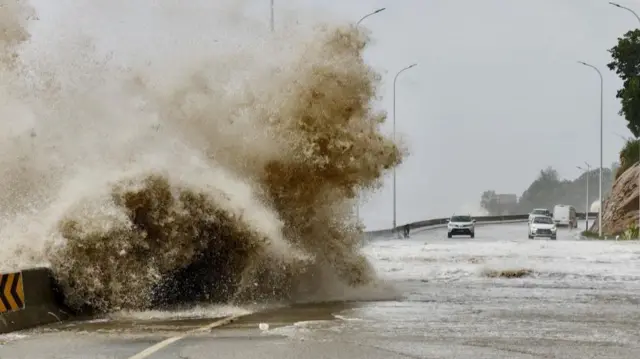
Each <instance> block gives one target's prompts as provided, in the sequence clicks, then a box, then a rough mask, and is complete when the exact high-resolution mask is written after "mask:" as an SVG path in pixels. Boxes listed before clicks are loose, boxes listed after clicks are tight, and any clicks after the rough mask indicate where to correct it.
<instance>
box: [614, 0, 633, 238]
mask: <svg viewBox="0 0 640 359" xmlns="http://www.w3.org/2000/svg"><path fill="white" fill-rule="evenodd" d="M609 4H611V5H613V6H615V7H617V8H620V9H623V10H627V11H628V12H630V13H632V14H633V16H635V17H636V19H638V22H640V16H638V14H637V13H636V12H635V11H633V10H631V9H630V8H628V7H626V6H622V5H620V4H617V3H614V2H609ZM636 140H637V141H638V146H639V147H640V138H636ZM638 150H639V152H638V153H640V148H639V149H638ZM638 163H640V158H638ZM639 171H640V169H639ZM638 228H640V173H639V174H638ZM638 235H639V236H640V233H639V234H638Z"/></svg>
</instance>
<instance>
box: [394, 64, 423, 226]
mask: <svg viewBox="0 0 640 359" xmlns="http://www.w3.org/2000/svg"><path fill="white" fill-rule="evenodd" d="M417 65H418V64H412V65H409V66H407V67H405V68H403V69H402V70H400V71H398V72H397V73H396V76H395V77H394V78H393V141H394V142H395V140H396V82H397V81H398V76H400V74H401V73H403V72H405V71H407V70H409V69H410V68H412V67H415V66H417ZM396 208H397V207H396V168H395V167H393V233H396V225H397V221H396Z"/></svg>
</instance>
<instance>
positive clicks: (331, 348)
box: [0, 224, 640, 359]
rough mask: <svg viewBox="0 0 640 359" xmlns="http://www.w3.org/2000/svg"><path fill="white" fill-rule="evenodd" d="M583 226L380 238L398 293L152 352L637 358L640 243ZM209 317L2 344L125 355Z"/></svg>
mask: <svg viewBox="0 0 640 359" xmlns="http://www.w3.org/2000/svg"><path fill="white" fill-rule="evenodd" d="M577 233H578V231H572V232H569V231H568V230H566V229H565V230H561V232H560V234H559V236H558V240H557V241H549V240H528V239H527V237H526V226H525V225H524V224H511V225H502V226H482V227H478V232H477V236H476V238H475V239H473V240H471V239H468V238H465V237H461V238H453V239H447V238H446V235H445V233H444V231H443V230H432V231H424V232H422V233H418V234H415V235H414V236H413V237H412V238H410V239H408V240H379V241H374V242H371V243H370V244H369V245H367V246H366V247H365V248H364V250H365V253H366V254H367V255H368V256H369V258H371V260H372V262H373V264H374V266H375V268H376V270H377V271H378V274H379V275H380V276H381V277H382V278H384V279H385V280H386V281H387V282H389V283H390V284H392V285H393V286H395V287H396V288H397V290H398V292H399V293H400V294H401V298H399V299H398V300H395V301H384V302H368V303H350V304H345V303H334V304H323V305H306V306H299V307H296V308H283V309H278V310H275V311H272V312H267V313H264V314H260V315H253V316H249V317H246V318H244V319H241V320H239V321H238V322H236V323H233V324H231V325H230V326H228V327H226V328H225V329H221V330H217V331H213V332H210V333H209V332H208V333H200V334H197V335H195V336H192V337H189V338H185V339H183V340H182V341H180V342H176V343H174V344H172V345H170V346H168V347H167V348H165V349H163V350H161V351H159V352H157V353H155V354H153V355H152V356H150V357H149V358H153V359H165V358H178V357H185V358H190V359H200V358H202V359H204V358H210V357H211V353H216V357H217V358H232V357H243V358H252V357H260V358H288V357H292V358H293V357H296V358H321V357H323V358H324V357H332V358H351V359H353V358H385V359H386V358H461V359H462V358H465V359H466V358H492V359H494V358H505V359H506V358H508V359H519V358H563V359H572V358H580V359H583V358H616V359H618V358H633V359H635V358H638V357H640V340H639V339H638V338H639V335H640V326H639V325H638V323H640V311H638V308H639V305H640V244H638V243H634V242H615V241H607V242H604V241H581V240H576V239H575V238H574V237H575V236H576V235H577ZM518 270H521V272H520V273H521V274H522V275H523V276H522V277H520V278H504V277H500V276H498V275H499V274H500V273H502V272H504V273H506V272H508V271H514V272H516V271H518ZM231 309H232V308H228V310H229V311H231ZM158 314H159V313H158ZM183 314H184V313H183ZM201 314H202V313H201ZM205 317H206V316H205ZM140 319H142V317H140ZM208 321H209V322H212V321H213V320H211V319H208ZM206 322H207V319H206V318H205V319H201V320H200V321H199V322H198V321H195V322H194V321H193V320H188V319H186V318H182V319H180V321H174V322H172V323H168V322H165V324H167V325H166V326H165V327H160V326H159V325H158V326H157V327H156V328H155V329H154V328H152V326H151V325H147V326H145V321H144V320H139V321H137V322H136V321H134V324H132V325H130V326H128V327H124V326H120V327H118V325H117V324H116V323H117V321H116V322H114V321H111V322H110V323H111V326H107V325H106V324H107V322H104V323H102V325H98V324H99V323H98V324H96V323H93V326H91V325H89V324H87V323H84V324H79V325H72V326H69V327H67V328H63V327H58V328H51V329H49V330H48V331H44V332H43V330H42V329H40V330H38V331H35V332H32V333H27V334H26V335H27V336H26V337H18V338H15V337H14V338H13V339H14V341H12V342H10V343H7V344H5V345H4V346H0V357H10V358H16V359H19V358H54V357H55V358H73V359H75V358H89V359H92V358H104V357H109V358H129V357H131V356H133V355H135V354H136V353H138V352H141V351H142V350H144V349H145V348H147V347H150V346H152V345H154V344H155V343H157V342H159V341H161V340H164V339H166V338H168V337H171V336H174V335H176V333H180V332H184V331H186V330H188V329H193V327H194V326H198V325H200V326H202V325H204V324H205V323H206ZM147 323H148V322H147ZM189 323H190V324H189ZM259 323H268V324H269V325H270V328H269V330H267V331H261V330H260V329H259V328H258V324H259ZM187 324H188V325H190V326H191V327H188V326H187ZM69 343H74V345H72V346H69ZM44 353H57V354H56V355H57V356H46V355H45V354H44ZM105 353H114V354H113V355H111V356H105V355H106V354H105Z"/></svg>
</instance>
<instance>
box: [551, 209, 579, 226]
mask: <svg viewBox="0 0 640 359" xmlns="http://www.w3.org/2000/svg"><path fill="white" fill-rule="evenodd" d="M553 222H555V224H556V226H567V227H569V228H578V218H577V217H576V209H575V208H573V206H568V205H566V204H558V205H556V206H555V207H553Z"/></svg>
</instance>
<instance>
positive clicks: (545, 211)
mask: <svg viewBox="0 0 640 359" xmlns="http://www.w3.org/2000/svg"><path fill="white" fill-rule="evenodd" d="M532 213H533V214H545V213H547V210H546V209H534V210H533V212H532Z"/></svg>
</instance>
